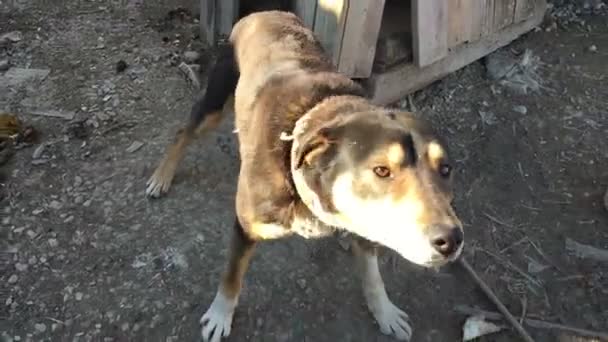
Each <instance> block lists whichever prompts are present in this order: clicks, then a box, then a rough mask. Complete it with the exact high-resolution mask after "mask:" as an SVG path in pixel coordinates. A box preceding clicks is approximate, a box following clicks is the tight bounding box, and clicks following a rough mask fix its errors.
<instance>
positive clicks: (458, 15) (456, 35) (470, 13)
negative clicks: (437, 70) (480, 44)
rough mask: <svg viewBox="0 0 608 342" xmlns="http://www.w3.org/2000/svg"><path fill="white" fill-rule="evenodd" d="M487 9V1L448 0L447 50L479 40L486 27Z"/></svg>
mask: <svg viewBox="0 0 608 342" xmlns="http://www.w3.org/2000/svg"><path fill="white" fill-rule="evenodd" d="M487 7H488V0H449V7H448V27H449V30H448V47H449V48H454V47H456V46H458V45H460V44H464V43H472V42H475V41H477V40H479V39H480V38H481V33H482V32H483V31H484V28H485V26H487V25H488V23H487V22H486V21H487V20H486V12H487V9H486V8H487ZM486 30H487V28H486Z"/></svg>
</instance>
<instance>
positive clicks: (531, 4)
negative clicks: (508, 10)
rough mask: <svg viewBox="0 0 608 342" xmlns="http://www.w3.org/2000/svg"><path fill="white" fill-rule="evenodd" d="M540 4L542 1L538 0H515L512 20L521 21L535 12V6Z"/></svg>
mask: <svg viewBox="0 0 608 342" xmlns="http://www.w3.org/2000/svg"><path fill="white" fill-rule="evenodd" d="M538 6H542V1H539V0H516V1H515V15H514V16H513V22H514V23H519V22H522V21H524V20H526V19H528V18H530V17H531V16H533V15H534V13H535V12H536V8H537V7H538Z"/></svg>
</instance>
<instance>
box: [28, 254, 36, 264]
mask: <svg viewBox="0 0 608 342" xmlns="http://www.w3.org/2000/svg"><path fill="white" fill-rule="evenodd" d="M27 263H28V264H30V265H36V257H35V256H33V255H32V256H31V257H30V258H29V259H28V260H27Z"/></svg>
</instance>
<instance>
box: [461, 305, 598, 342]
mask: <svg viewBox="0 0 608 342" xmlns="http://www.w3.org/2000/svg"><path fill="white" fill-rule="evenodd" d="M454 310H455V311H456V312H459V313H461V314H465V315H483V316H484V317H485V318H487V319H490V320H500V319H502V315H501V314H499V313H498V312H493V311H485V310H482V309H477V308H472V307H470V306H466V305H457V306H456V307H455V308H454ZM524 323H525V324H526V325H529V326H531V327H533V328H538V329H556V330H562V331H567V332H571V333H574V334H577V335H579V336H584V337H591V338H599V339H602V340H607V341H608V333H605V332H600V331H592V330H587V329H580V328H575V327H571V326H568V325H563V324H557V323H551V322H546V321H541V320H539V319H532V318H524Z"/></svg>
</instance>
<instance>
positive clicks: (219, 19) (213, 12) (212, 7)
mask: <svg viewBox="0 0 608 342" xmlns="http://www.w3.org/2000/svg"><path fill="white" fill-rule="evenodd" d="M200 11H201V17H200V25H201V36H202V37H203V39H204V40H205V41H206V42H207V44H210V45H215V44H216V43H217V41H218V39H219V38H221V37H227V36H229V35H230V32H231V31H232V26H233V25H234V23H235V21H236V19H237V18H238V13H239V0H201V2H200Z"/></svg>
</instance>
